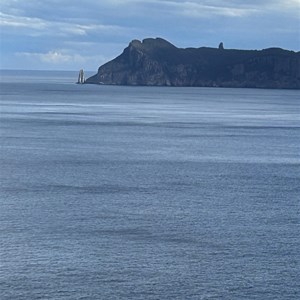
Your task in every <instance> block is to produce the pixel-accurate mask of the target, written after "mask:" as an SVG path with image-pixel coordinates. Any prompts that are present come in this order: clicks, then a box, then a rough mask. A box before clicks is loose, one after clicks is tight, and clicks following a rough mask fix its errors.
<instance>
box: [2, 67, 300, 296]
mask: <svg viewBox="0 0 300 300" xmlns="http://www.w3.org/2000/svg"><path fill="white" fill-rule="evenodd" d="M76 80H77V73H76V72H74V73H72V72H71V73H68V72H48V73H47V72H33V73H28V72H12V71H10V72H1V119H0V127H1V152H0V168H1V169H0V175H1V192H0V197H1V199H0V298H1V299H2V300H7V299H13V300H18V299H32V300H35V299H70V300H71V299H72V300H73V299H180V300H181V299H228V300H232V299H264V300H266V299H270V300H271V299H272V300H274V299H289V300H290V299H299V298H300V288H299V282H300V266H299V260H300V251H299V249H300V226H299V224H300V220H299V208H300V205H299V203H300V200H299V199H300V184H299V183H300V155H299V154H300V133H299V132H300V117H299V112H300V98H299V96H300V92H299V91H293V90H258V89H221V88H218V89H214V88H159V87H151V88H150V87H117V86H116V87H114V86H95V85H76V84H74V82H75V81H76Z"/></svg>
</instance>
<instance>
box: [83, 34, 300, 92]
mask: <svg viewBox="0 0 300 300" xmlns="http://www.w3.org/2000/svg"><path fill="white" fill-rule="evenodd" d="M84 83H85V84H107V85H134V86H176V87H180V86H181V87H184V86H186V87H188V86H190V87H237V88H271V89H300V52H294V51H289V50H284V49H281V48H268V49H264V50H235V49H226V48H225V47H224V44H223V43H222V42H221V43H220V44H219V47H218V48H209V47H201V48H185V49H183V48H177V47H176V46H174V45H173V44H171V43H170V42H168V41H166V40H164V39H162V38H155V39H154V38H147V39H144V40H143V41H139V40H133V41H131V42H130V43H129V45H128V47H126V48H125V49H124V51H123V53H122V54H121V55H119V56H118V57H116V58H115V59H113V60H111V61H110V62H108V63H106V64H104V65H102V66H100V67H99V69H98V73H97V74H95V75H94V76H92V77H90V78H88V79H87V80H86V81H85V82H84Z"/></svg>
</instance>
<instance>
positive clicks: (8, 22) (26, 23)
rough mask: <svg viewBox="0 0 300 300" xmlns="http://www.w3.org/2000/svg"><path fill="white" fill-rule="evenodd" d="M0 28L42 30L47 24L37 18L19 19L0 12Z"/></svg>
mask: <svg viewBox="0 0 300 300" xmlns="http://www.w3.org/2000/svg"><path fill="white" fill-rule="evenodd" d="M0 26H3V27H23V28H31V29H36V30H43V29H45V28H46V27H47V22H45V21H43V20H41V19H39V18H29V17H20V16H14V15H8V14H4V13H1V12H0Z"/></svg>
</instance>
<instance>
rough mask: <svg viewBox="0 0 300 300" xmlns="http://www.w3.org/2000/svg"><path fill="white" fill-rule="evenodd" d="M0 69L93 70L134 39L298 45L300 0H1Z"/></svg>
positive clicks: (234, 45) (247, 45)
mask: <svg viewBox="0 0 300 300" xmlns="http://www.w3.org/2000/svg"><path fill="white" fill-rule="evenodd" d="M0 34H1V44H0V50H1V52H0V54H1V56H0V68H1V69H37V70H38V69H45V70H53V69H54V70H78V69H80V68H84V69H86V70H91V71H94V70H95V71H96V70H97V68H98V67H99V66H100V65H101V64H103V63H104V62H106V61H108V60H110V59H112V58H114V57H115V56H117V55H119V54H120V53H121V52H122V51H123V49H124V48H125V47H126V46H127V45H128V43H129V42H130V41H131V40H133V39H140V40H141V39H143V38H146V37H163V38H165V39H167V40H169V41H170V42H172V43H173V44H175V45H176V46H178V47H201V46H209V47H217V46H218V44H219V43H220V42H221V41H222V42H223V43H224V46H225V48H238V49H263V48H268V47H275V46H276V47H281V48H285V49H289V50H294V51H299V50H300V0H249V1H248V0H186V1H185V0H183V1H180V0H81V1H79V0H26V1H24V0H0Z"/></svg>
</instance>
